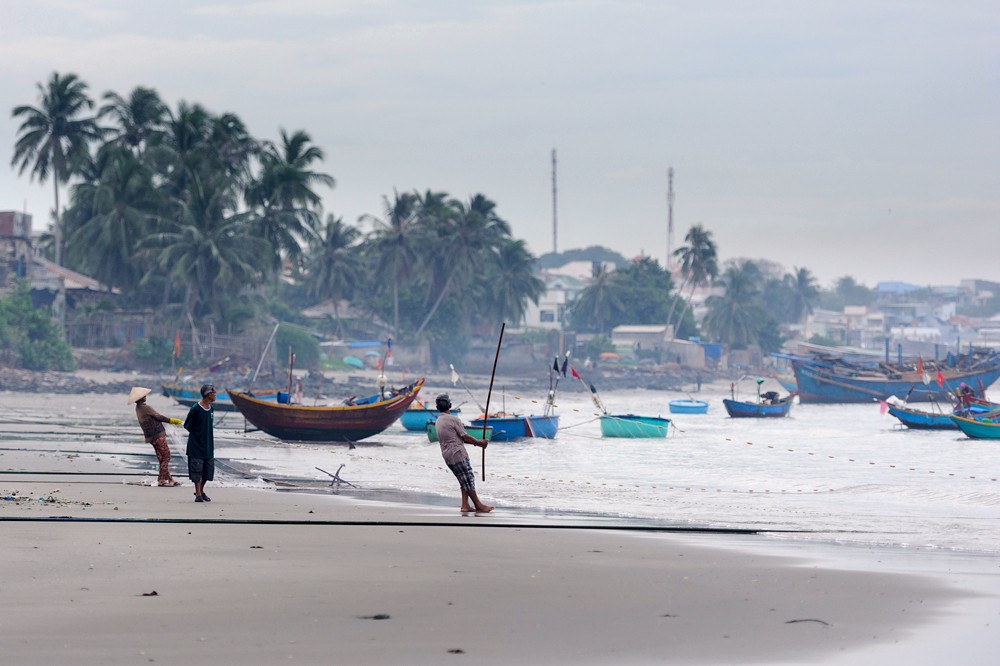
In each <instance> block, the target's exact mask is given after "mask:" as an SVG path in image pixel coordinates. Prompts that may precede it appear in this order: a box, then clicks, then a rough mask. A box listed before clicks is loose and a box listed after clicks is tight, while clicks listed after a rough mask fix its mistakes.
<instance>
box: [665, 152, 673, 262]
mask: <svg viewBox="0 0 1000 666" xmlns="http://www.w3.org/2000/svg"><path fill="white" fill-rule="evenodd" d="M664 266H665V267H666V269H667V270H668V271H669V270H671V269H673V267H674V168H673V167H670V168H669V169H667V263H665V264H664Z"/></svg>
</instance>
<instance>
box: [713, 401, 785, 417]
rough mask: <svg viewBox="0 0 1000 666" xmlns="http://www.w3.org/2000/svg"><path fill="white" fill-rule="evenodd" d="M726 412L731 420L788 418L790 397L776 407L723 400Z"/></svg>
mask: <svg viewBox="0 0 1000 666" xmlns="http://www.w3.org/2000/svg"><path fill="white" fill-rule="evenodd" d="M722 404H723V405H724V406H725V408H726V412H727V413H728V414H729V416H731V417H733V418H780V417H782V416H788V412H790V411H791V410H792V396H789V397H787V398H784V399H782V400H781V401H780V402H778V404H776V405H762V404H759V403H756V402H741V401H739V400H730V399H729V398H723V399H722Z"/></svg>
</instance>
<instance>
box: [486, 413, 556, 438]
mask: <svg viewBox="0 0 1000 666" xmlns="http://www.w3.org/2000/svg"><path fill="white" fill-rule="evenodd" d="M486 424H488V425H490V426H492V427H493V441H494V442H509V441H511V440H514V439H522V438H525V437H540V438H542V439H555V436H556V432H557V431H558V430H559V417H558V416H557V415H553V416H491V417H490V418H489V420H488V421H487V422H486ZM483 425H484V422H483V419H474V420H473V421H472V426H473V427H482V426H483Z"/></svg>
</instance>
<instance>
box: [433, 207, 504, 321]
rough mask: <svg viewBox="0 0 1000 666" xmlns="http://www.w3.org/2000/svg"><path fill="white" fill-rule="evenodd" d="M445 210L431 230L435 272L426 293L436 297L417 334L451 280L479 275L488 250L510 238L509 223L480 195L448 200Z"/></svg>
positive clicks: (440, 299) (460, 282)
mask: <svg viewBox="0 0 1000 666" xmlns="http://www.w3.org/2000/svg"><path fill="white" fill-rule="evenodd" d="M449 209H450V213H451V214H449V215H447V216H445V217H442V218H440V219H438V221H437V226H436V228H435V229H434V233H435V234H436V241H435V242H434V243H433V245H432V246H431V247H432V248H433V251H434V253H435V254H436V260H435V261H434V263H433V265H434V266H435V267H437V268H438V271H436V276H435V278H436V279H434V280H432V282H431V285H430V288H431V290H432V291H429V292H428V295H429V296H430V295H432V294H433V293H434V292H436V296H434V302H433V304H432V305H431V307H430V309H429V310H428V312H427V314H426V315H425V316H424V320H423V321H422V322H421V323H420V326H419V327H418V328H417V331H416V335H417V336H418V337H419V336H420V334H421V333H423V331H424V329H425V328H426V327H427V324H429V323H430V321H431V319H433V318H434V313H435V312H437V309H438V308H439V307H440V306H441V302H442V301H443V300H444V298H445V297H446V296H447V295H448V294H449V293H450V291H451V289H452V288H453V287H454V285H455V283H456V282H458V283H459V284H466V283H467V282H469V281H470V280H471V279H472V278H473V276H475V275H476V274H482V272H483V269H484V267H485V264H484V262H485V261H486V260H487V259H488V253H490V252H493V251H494V250H495V249H496V248H498V247H499V246H500V245H501V243H502V242H503V241H504V240H506V239H509V238H510V225H509V224H507V222H505V221H504V220H502V219H501V218H500V217H499V216H498V215H497V214H496V204H495V203H494V202H493V201H491V200H490V199H488V198H487V197H485V196H483V195H482V194H476V195H473V196H472V197H470V199H469V203H468V204H465V203H463V202H461V201H458V200H452V201H450V202H449ZM456 278H457V279H456Z"/></svg>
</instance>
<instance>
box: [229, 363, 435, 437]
mask: <svg viewBox="0 0 1000 666" xmlns="http://www.w3.org/2000/svg"><path fill="white" fill-rule="evenodd" d="M423 385H424V380H423V378H421V379H418V380H417V381H415V382H414V383H412V384H410V385H408V386H405V387H403V388H402V389H399V390H398V391H393V392H392V393H391V395H389V396H388V397H385V398H383V397H382V396H381V395H375V396H372V397H371V398H366V399H364V400H355V401H353V402H354V403H355V404H352V405H336V406H332V407H305V406H302V405H286V404H277V403H269V402H265V401H263V400H259V399H257V398H254V397H252V396H250V395H248V394H246V393H240V392H239V391H233V390H229V397H230V399H231V400H232V401H233V404H235V405H236V408H237V409H238V410H239V412H240V413H241V414H243V416H244V417H245V418H246V420H247V421H248V422H250V423H252V424H253V425H254V426H255V427H257V428H258V429H260V430H263V431H264V432H266V433H267V434H269V435H272V436H274V437H278V438H280V439H289V440H304V441H314V442H349V441H357V440H361V439H364V438H366V437H371V436H372V435H377V434H378V433H380V432H382V431H383V430H385V429H386V428H388V427H389V426H390V425H392V424H393V423H395V422H396V421H397V420H398V419H399V418H400V417H401V416H402V415H403V413H404V412H405V411H406V408H407V407H409V406H410V403H412V402H413V401H414V400H416V398H417V394H418V393H419V392H420V389H421V388H422V387H423ZM361 403H363V404H361Z"/></svg>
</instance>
